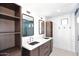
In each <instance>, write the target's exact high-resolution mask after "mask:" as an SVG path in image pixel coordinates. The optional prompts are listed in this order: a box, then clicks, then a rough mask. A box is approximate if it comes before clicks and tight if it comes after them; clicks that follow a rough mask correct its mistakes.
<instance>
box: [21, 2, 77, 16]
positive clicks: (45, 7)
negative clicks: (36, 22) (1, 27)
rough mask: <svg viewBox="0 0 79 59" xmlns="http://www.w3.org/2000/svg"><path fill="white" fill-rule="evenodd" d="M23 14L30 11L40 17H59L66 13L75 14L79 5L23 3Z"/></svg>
mask: <svg viewBox="0 0 79 59" xmlns="http://www.w3.org/2000/svg"><path fill="white" fill-rule="evenodd" d="M20 5H21V6H22V8H23V13H25V12H26V11H30V12H31V13H32V14H35V15H38V16H41V17H42V16H49V17H50V16H52V17H53V16H58V15H62V14H65V13H70V12H74V11H75V9H76V8H77V5H78V4H77V3H23V4H22V3H21V4H20Z"/></svg>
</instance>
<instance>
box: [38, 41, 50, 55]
mask: <svg viewBox="0 0 79 59" xmlns="http://www.w3.org/2000/svg"><path fill="white" fill-rule="evenodd" d="M50 45H51V42H50V41H48V42H46V43H45V44H43V45H41V46H40V47H39V50H40V52H39V54H40V56H48V55H49V54H50V50H51V49H50V48H51V47H50Z"/></svg>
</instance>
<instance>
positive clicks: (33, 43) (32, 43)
mask: <svg viewBox="0 0 79 59" xmlns="http://www.w3.org/2000/svg"><path fill="white" fill-rule="evenodd" d="M38 43H39V42H37V41H34V42H31V43H29V44H30V45H35V44H38Z"/></svg>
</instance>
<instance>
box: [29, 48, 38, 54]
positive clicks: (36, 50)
mask: <svg viewBox="0 0 79 59" xmlns="http://www.w3.org/2000/svg"><path fill="white" fill-rule="evenodd" d="M30 55H31V56H38V55H39V51H38V48H36V49H34V50H32V51H30Z"/></svg>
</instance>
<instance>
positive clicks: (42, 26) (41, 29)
mask: <svg viewBox="0 0 79 59" xmlns="http://www.w3.org/2000/svg"><path fill="white" fill-rule="evenodd" d="M39 34H44V21H42V20H39Z"/></svg>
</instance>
